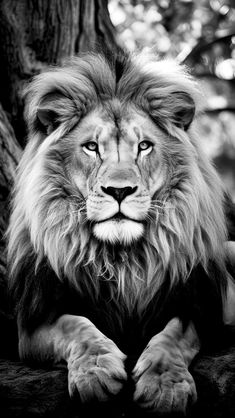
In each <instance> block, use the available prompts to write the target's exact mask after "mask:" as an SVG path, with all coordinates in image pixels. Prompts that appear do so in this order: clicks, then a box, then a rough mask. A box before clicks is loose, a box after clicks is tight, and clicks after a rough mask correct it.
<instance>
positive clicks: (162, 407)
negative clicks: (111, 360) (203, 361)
mask: <svg viewBox="0 0 235 418" xmlns="http://www.w3.org/2000/svg"><path fill="white" fill-rule="evenodd" d="M199 348H200V343H199V338H198V335H197V333H196V330H195V328H194V326H193V324H192V323H190V324H189V326H188V327H187V329H186V330H185V332H183V329H182V323H181V322H180V320H179V319H177V318H174V319H172V320H171V321H170V322H169V323H168V324H167V326H166V327H165V328H164V329H163V331H162V332H160V333H159V334H157V335H155V336H154V337H153V338H152V339H151V340H150V342H149V344H148V345H147V347H146V349H145V350H144V351H143V353H142V354H141V356H140V358H139V359H138V361H137V364H136V366H135V368H134V370H133V378H134V381H135V382H136V390H135V393H134V400H135V401H136V402H137V403H138V404H139V405H140V406H141V407H144V408H149V409H151V410H153V411H157V412H159V413H167V412H171V411H177V412H181V413H185V412H186V408H187V405H188V403H190V402H194V401H196V398H197V393H196V388H195V383H194V380H193V378H192V376H191V374H190V373H189V371H188V367H189V365H190V363H191V361H192V360H193V358H194V357H195V355H196V354H197V353H198V351H199Z"/></svg>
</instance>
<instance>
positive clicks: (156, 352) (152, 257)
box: [8, 52, 234, 413]
mask: <svg viewBox="0 0 235 418" xmlns="http://www.w3.org/2000/svg"><path fill="white" fill-rule="evenodd" d="M200 109H201V93H200V89H199V87H198V85H197V83H196V82H195V80H194V79H193V78H192V77H191V76H190V74H189V72H188V70H187V69H186V68H185V67H184V66H182V65H180V64H178V63H176V62H175V61H173V60H163V61H161V60H158V59H157V58H156V57H155V56H153V55H151V54H147V53H138V54H132V55H128V54H126V53H123V54H120V53H119V54H117V55H115V56H114V55H113V56H112V57H110V56H106V55H105V54H103V53H100V52H99V53H87V54H81V55H79V56H77V57H75V58H72V59H69V60H67V61H66V62H65V63H64V64H63V65H61V66H55V67H52V68H49V69H47V70H45V71H44V72H43V73H41V74H39V75H37V76H35V78H34V79H33V80H32V81H31V82H30V83H29V85H28V87H27V90H26V111H25V115H26V120H27V124H28V138H29V140H28V143H27V146H26V149H25V151H24V153H23V157H22V159H21V162H20V164H19V168H18V172H17V176H16V182H15V187H14V191H13V198H12V212H11V217H10V223H9V230H8V237H9V240H8V260H9V268H10V284H9V285H10V290H11V292H12V295H13V298H14V301H15V305H16V315H17V323H18V333H19V355H20V357H21V359H22V360H24V361H31V362H42V363H45V362H50V363H52V364H56V363H58V362H64V361H65V362H66V363H67V368H68V390H69V393H70V395H71V396H72V397H73V396H75V395H76V394H79V397H80V399H81V402H82V403H84V404H87V403H89V402H92V401H99V402H103V401H109V400H110V399H115V397H116V396H117V395H118V394H120V393H122V391H123V390H125V387H126V384H127V381H130V380H131V381H132V382H133V387H134V389H133V393H132V394H131V396H132V397H133V405H137V406H138V407H140V408H143V409H144V410H145V409H147V410H150V411H153V412H156V413H170V412H180V413H185V412H186V410H187V408H188V406H189V405H191V404H192V403H193V402H195V401H196V399H197V392H196V386H195V382H194V379H193V377H192V375H191V373H190V371H189V366H190V364H191V362H192V360H193V359H194V358H195V356H196V355H197V354H198V353H199V352H200V350H202V349H203V348H204V347H209V346H210V344H211V345H213V344H214V343H216V341H217V340H218V335H219V333H220V331H221V330H222V328H223V325H224V322H226V321H227V322H229V321H231V317H232V315H233V314H232V313H231V309H230V308H231V300H232V296H231V295H233V294H234V292H233V287H232V286H230V293H229V295H230V296H229V298H228V299H226V294H227V293H228V284H227V282H228V277H229V274H228V271H227V266H226V251H225V243H226V241H227V240H228V238H227V227H226V219H225V214H224V199H225V192H224V189H223V186H222V184H221V180H220V179H219V176H218V175H217V173H216V171H215V168H214V167H213V165H212V164H211V162H210V161H209V160H208V158H207V157H206V156H205V154H204V153H203V151H202V146H201V144H200V139H199V138H198V135H197V132H196V128H195V124H196V119H197V116H198V114H199V112H200ZM231 289H232V291H231ZM231 292H232V293H231ZM227 300H230V305H229V306H228V305H226V303H227V302H226V301H227ZM225 316H226V318H225Z"/></svg>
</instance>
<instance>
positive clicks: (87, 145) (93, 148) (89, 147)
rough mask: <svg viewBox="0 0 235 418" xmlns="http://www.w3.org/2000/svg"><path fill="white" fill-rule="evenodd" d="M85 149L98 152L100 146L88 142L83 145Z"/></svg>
mask: <svg viewBox="0 0 235 418" xmlns="http://www.w3.org/2000/svg"><path fill="white" fill-rule="evenodd" d="M83 147H84V148H86V149H87V150H88V151H93V152H97V151H98V144H97V143H96V142H94V141H89V142H86V143H85V144H83Z"/></svg>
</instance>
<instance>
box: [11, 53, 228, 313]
mask: <svg viewBox="0 0 235 418" xmlns="http://www.w3.org/2000/svg"><path fill="white" fill-rule="evenodd" d="M54 92H56V94H61V95H62V96H63V99H62V100H63V102H62V105H60V107H59V108H58V115H57V123H58V125H57V127H56V129H55V130H53V132H52V133H50V134H49V136H48V138H47V140H46V141H45V140H44V139H45V137H46V136H47V134H46V133H45V132H44V131H43V127H42V126H40V123H39V121H38V118H37V111H38V108H39V107H43V106H44V105H45V103H46V102H47V101H48V100H49V98H50V94H53V93H54ZM179 92H180V94H181V95H182V100H183V99H184V96H185V97H190V98H191V100H192V101H193V102H194V103H195V106H196V116H195V117H196V118H197V114H198V109H199V107H200V93H199V91H198V87H197V85H196V84H195V81H194V80H193V79H192V78H191V77H190V76H189V74H188V73H187V71H186V69H185V68H184V67H183V66H181V65H178V64H176V63H175V62H173V61H160V62H158V61H157V60H156V59H155V58H154V57H151V56H145V55H144V54H141V55H137V56H132V57H124V58H122V59H121V60H120V59H119V62H118V65H117V60H116V61H115V59H111V60H110V59H107V58H105V57H104V56H103V55H102V54H87V55H83V56H81V57H78V58H74V59H72V60H70V61H69V62H66V63H65V64H64V65H63V66H62V67H60V68H52V69H50V70H48V71H46V72H44V73H42V74H40V75H39V76H37V77H36V78H35V80H34V81H33V82H32V83H31V84H30V85H29V87H28V88H27V94H26V97H27V107H26V119H27V122H28V127H29V142H28V145H27V147H26V150H25V152H24V155H23V158H22V160H21V163H20V166H19V169H18V173H17V178H16V185H15V189H14V192H13V207H12V216H11V220H10V226H9V231H8V235H9V245H8V248H9V251H8V259H9V263H10V268H11V277H12V279H11V280H12V283H13V287H14V286H15V289H18V293H19V295H18V296H17V298H18V299H20V303H23V302H22V300H21V298H22V297H21V296H20V295H22V294H23V293H22V287H24V285H22V282H20V281H19V279H18V276H19V275H20V273H21V271H22V269H23V268H24V266H25V265H26V264H27V260H29V257H31V258H30V260H33V261H32V263H33V268H32V270H31V271H32V274H34V275H36V273H37V269H38V268H39V266H40V264H41V263H42V262H43V260H47V263H48V265H49V266H50V268H51V269H52V271H53V272H54V274H55V277H56V280H58V283H59V282H60V283H61V282H63V280H66V281H69V282H70V283H71V284H72V286H73V287H74V288H75V289H77V291H78V292H80V293H84V292H87V293H89V294H90V295H92V297H93V298H95V297H96V295H98V294H99V287H100V284H101V283H102V282H103V281H104V280H105V281H107V282H109V283H110V289H112V290H111V295H112V296H113V297H114V294H113V292H114V291H115V289H116V287H115V286H116V284H117V285H118V292H119V295H120V299H121V300H122V301H123V302H122V303H123V304H124V305H125V306H126V307H127V309H128V310H129V311H131V310H132V309H133V306H136V305H138V309H139V310H144V309H145V308H146V307H147V305H148V304H149V303H150V301H151V300H152V299H153V298H154V295H155V294H156V293H157V292H158V291H159V289H160V288H161V286H162V285H163V284H164V282H165V280H166V277H168V280H169V286H170V288H171V287H173V286H174V285H175V284H176V283H178V282H183V283H186V282H187V280H188V277H189V276H190V273H191V272H192V271H193V269H194V268H196V267H197V266H198V265H201V266H202V267H203V269H204V270H205V271H208V269H209V264H210V263H211V262H213V263H214V264H215V265H216V266H217V268H218V269H219V270H220V271H221V270H223V268H224V254H223V242H224V241H225V240H226V228H225V220H224V213H223V190H222V186H221V182H220V180H219V178H218V176H217V174H216V172H215V169H214V168H213V167H212V165H211V163H210V162H209V161H208V160H207V158H206V157H205V155H204V154H203V152H202V151H201V147H200V143H199V142H200V141H199V139H198V137H197V133H196V130H195V128H194V123H192V125H191V126H190V127H189V129H187V130H185V131H184V130H182V129H181V128H180V127H179V126H178V124H177V120H176V119H175V115H176V113H177V111H178V110H179V111H180V107H181V106H182V103H181V102H179V100H180V99H179V100H178V99H177V94H178V93H179ZM174 94H175V96H174ZM114 97H116V98H117V99H119V100H122V101H126V102H128V101H129V102H132V103H134V104H135V105H136V107H137V108H140V109H142V110H144V111H145V112H147V113H148V115H150V117H151V118H152V120H154V121H156V123H157V124H159V125H160V126H161V128H162V129H163V130H164V131H165V132H166V133H167V134H168V135H169V147H168V148H167V149H166V150H165V153H166V155H168V156H169V159H170V160H171V161H172V162H174V163H172V164H171V167H170V170H171V172H170V173H169V178H167V179H166V184H167V187H163V188H162V189H161V191H160V192H159V193H158V195H157V196H155V197H154V199H153V201H154V204H153V205H152V207H151V210H150V213H149V220H148V223H147V225H146V233H145V235H144V237H143V239H141V240H140V241H139V242H137V243H133V245H130V246H129V247H128V248H120V247H119V248H118V247H117V246H116V247H113V246H111V245H110V244H105V243H101V242H99V241H98V240H96V239H95V238H94V237H93V236H92V235H91V233H90V226H89V222H88V221H87V219H86V213H85V201H84V199H83V197H82V195H81V194H80V193H79V190H77V189H74V187H73V186H72V184H71V182H70V181H69V178H68V176H67V175H66V173H65V172H64V169H63V161H61V155H59V154H58V153H56V151H55V150H54V148H53V146H52V147H51V149H50V143H55V142H56V141H59V139H60V138H61V137H62V136H65V135H69V131H70V130H71V129H72V128H73V126H74V125H75V124H76V123H78V122H79V119H80V118H82V117H83V116H84V115H85V114H86V113H87V112H89V111H90V109H94V108H95V107H96V106H99V105H100V104H102V102H103V101H105V100H108V99H109V98H114ZM182 100H181V101H182ZM185 106H186V107H187V101H185ZM178 108H179V109H178ZM52 110H55V109H52ZM56 110H57V109H56ZM155 199H156V200H155ZM35 277H36V276H35ZM23 280H25V279H23ZM45 280H46V279H45ZM19 289H21V290H19ZM27 292H28V293H29V292H30V288H28V290H27ZM25 300H26V299H25Z"/></svg>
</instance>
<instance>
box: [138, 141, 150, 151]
mask: <svg viewBox="0 0 235 418" xmlns="http://www.w3.org/2000/svg"><path fill="white" fill-rule="evenodd" d="M152 146H153V144H152V142H150V141H142V142H140V143H139V151H145V150H147V149H149V148H151V147H152Z"/></svg>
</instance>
